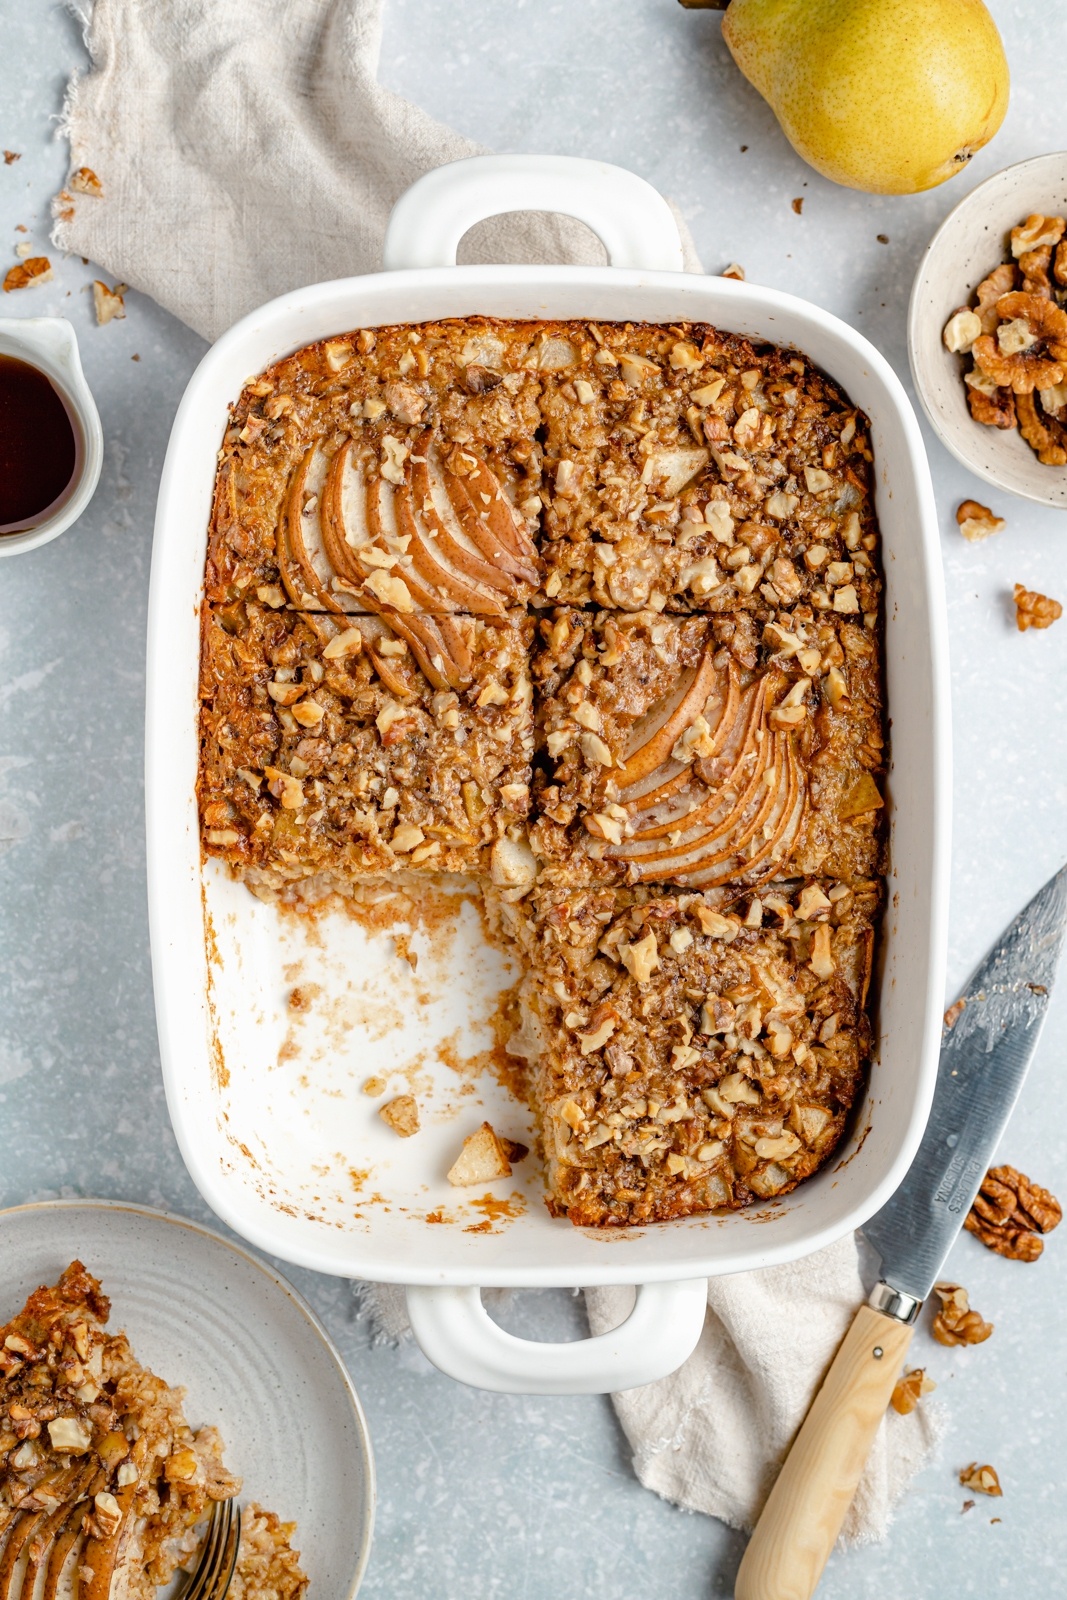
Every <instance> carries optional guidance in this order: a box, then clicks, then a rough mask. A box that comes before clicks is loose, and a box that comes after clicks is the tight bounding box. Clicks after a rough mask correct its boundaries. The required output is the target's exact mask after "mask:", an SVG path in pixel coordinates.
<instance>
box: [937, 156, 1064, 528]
mask: <svg viewBox="0 0 1067 1600" xmlns="http://www.w3.org/2000/svg"><path fill="white" fill-rule="evenodd" d="M1034 211H1040V212H1041V213H1042V214H1043V215H1045V216H1060V217H1062V216H1063V215H1064V214H1065V213H1067V151H1060V152H1058V153H1055V154H1052V155H1047V156H1034V157H1033V158H1032V159H1031V160H1029V161H1020V162H1018V163H1017V165H1016V166H1014V167H1005V169H1004V171H1003V172H997V173H995V174H994V175H993V177H992V178H987V180H986V181H985V183H980V184H979V185H978V187H977V189H972V190H971V192H970V194H968V195H965V196H964V198H963V199H962V200H961V201H960V203H959V205H958V206H957V207H956V209H955V211H950V212H949V214H948V216H947V217H946V218H945V220H944V222H943V223H942V224H941V226H940V228H939V229H938V230H937V232H936V233H935V234H934V237H933V238H932V239H931V241H930V244H929V246H928V248H927V251H926V254H925V255H924V256H923V258H922V261H921V262H920V264H919V270H918V272H917V273H916V274H915V285H914V287H913V289H912V293H911V305H910V307H909V310H908V358H909V360H910V362H911V372H912V377H913V378H914V379H915V388H916V391H917V393H918V396H919V399H920V400H921V401H922V405H923V410H924V411H925V412H926V415H927V416H928V417H929V419H930V421H931V423H932V424H933V427H934V430H935V432H936V433H937V435H938V438H939V439H940V440H941V443H942V444H943V445H945V446H946V448H947V449H949V450H951V451H952V454H953V455H954V456H955V457H956V459H957V460H958V461H962V462H963V465H964V466H965V467H969V468H970V469H971V471H972V472H974V473H976V474H977V475H978V477H980V478H984V479H985V481H986V482H987V483H991V484H993V485H994V487H996V488H997V489H1003V490H1007V491H1008V492H1009V493H1010V494H1017V495H1022V496H1023V498H1024V499H1026V500H1036V501H1037V502H1038V504H1039V505H1044V506H1055V507H1057V508H1058V509H1059V510H1061V511H1062V510H1067V467H1048V466H1044V465H1043V464H1042V463H1041V462H1040V461H1039V460H1038V459H1037V457H1036V455H1035V454H1034V452H1033V451H1032V450H1031V449H1030V446H1029V445H1028V444H1027V443H1026V440H1025V439H1024V438H1023V437H1022V435H1021V434H1020V433H1019V431H1018V429H1017V428H987V427H984V426H983V425H982V424H981V423H979V422H975V420H974V418H973V417H972V416H971V413H970V410H969V409H968V406H967V395H966V391H965V389H964V386H963V371H964V365H965V363H964V360H963V358H962V357H961V356H956V355H953V354H952V353H951V351H949V350H946V349H945V346H944V343H943V342H942V338H941V334H942V331H943V329H944V326H945V323H946V322H947V321H948V319H949V317H950V316H951V315H952V313H953V311H955V310H956V308H957V306H964V305H969V304H970V302H971V296H972V294H973V293H974V291H975V289H976V288H977V287H978V285H979V284H980V283H981V281H982V279H983V278H985V277H988V275H989V273H991V272H992V270H993V268H994V267H996V266H998V265H999V264H1000V262H1002V261H1007V260H1010V254H1009V249H1008V234H1009V233H1010V232H1011V229H1012V228H1014V227H1016V226H1017V224H1018V223H1020V222H1022V221H1024V220H1025V218H1026V217H1028V216H1029V215H1030V214H1031V213H1032V212H1034Z"/></svg>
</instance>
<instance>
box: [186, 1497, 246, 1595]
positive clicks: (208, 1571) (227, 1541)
mask: <svg viewBox="0 0 1067 1600" xmlns="http://www.w3.org/2000/svg"><path fill="white" fill-rule="evenodd" d="M240 1543H241V1508H240V1506H238V1505H236V1504H235V1503H234V1501H232V1500H216V1502H215V1505H214V1507H213V1508H212V1512H211V1520H210V1522H209V1523H208V1525H207V1533H206V1535H205V1537H204V1544H203V1547H202V1549H201V1551H200V1560H199V1561H198V1562H197V1564H196V1566H195V1568H194V1569H193V1573H192V1576H191V1577H190V1579H189V1584H188V1587H187V1588H186V1589H185V1590H184V1591H183V1593H182V1596H181V1600H224V1597H225V1595H226V1594H227V1593H228V1591H229V1587H230V1584H231V1582H232V1581H233V1572H234V1568H235V1567H236V1565H237V1549H238V1546H239V1545H240Z"/></svg>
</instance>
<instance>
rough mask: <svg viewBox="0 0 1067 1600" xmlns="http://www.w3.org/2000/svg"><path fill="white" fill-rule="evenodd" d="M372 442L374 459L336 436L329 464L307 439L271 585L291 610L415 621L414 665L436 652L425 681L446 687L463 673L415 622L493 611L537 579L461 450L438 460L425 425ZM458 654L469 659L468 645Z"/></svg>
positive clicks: (489, 481)
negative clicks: (276, 580) (278, 587)
mask: <svg viewBox="0 0 1067 1600" xmlns="http://www.w3.org/2000/svg"><path fill="white" fill-rule="evenodd" d="M382 450H383V452H384V453H383V455H382V456H381V457H380V458H379V456H378V454H377V453H376V451H375V450H374V449H373V448H370V447H367V446H361V447H359V448H357V447H355V446H354V442H353V440H351V439H348V440H346V441H345V443H344V444H343V445H342V446H341V448H340V449H339V450H338V451H337V452H336V453H335V454H334V455H333V457H332V459H330V460H329V462H327V460H326V458H325V455H324V453H323V452H322V451H321V450H320V449H319V448H318V447H317V446H313V447H312V448H311V449H309V450H308V451H307V452H306V454H305V455H304V457H303V459H302V461H301V462H300V464H299V465H298V466H297V468H296V469H295V471H294V473H293V476H292V479H291V481H290V486H289V492H288V495H287V497H286V502H285V507H284V511H283V516H282V519H281V524H280V528H279V536H278V564H279V568H280V571H281V577H282V582H283V583H284V585H285V589H286V592H287V593H288V595H289V598H290V600H291V601H292V603H293V604H294V605H296V606H299V607H300V608H301V609H302V610H326V611H332V612H335V613H341V612H344V611H352V610H356V609H366V610H368V611H370V612H376V613H378V614H379V615H382V616H388V617H390V618H392V617H394V616H396V615H397V614H399V615H401V616H403V617H404V618H405V619H407V622H408V625H409V627H410V626H413V625H414V621H415V618H416V617H419V618H420V622H419V626H418V627H417V628H416V632H417V633H418V634H419V635H420V638H419V646H420V648H421V654H420V648H416V644H415V642H414V641H413V640H411V639H410V638H409V640H408V642H409V643H411V646H412V650H413V651H414V653H415V654H416V657H417V659H418V660H419V664H420V666H422V665H424V663H423V655H425V657H426V659H427V660H429V661H430V662H432V661H433V660H434V659H435V657H438V656H439V657H440V659H441V663H442V664H441V666H440V667H439V668H438V669H437V672H436V677H437V679H438V680H440V681H439V683H438V685H437V686H438V687H440V686H441V685H442V684H444V683H447V684H448V685H449V686H451V687H456V686H457V682H456V680H457V676H458V678H459V679H460V680H461V681H469V680H464V678H463V673H464V671H465V669H464V668H461V667H460V664H459V660H458V659H457V657H456V656H455V655H454V654H453V651H452V649H451V648H450V645H449V643H448V638H447V635H446V634H445V633H444V631H443V630H441V629H440V628H435V627H432V626H431V627H430V628H429V629H426V628H424V627H423V626H422V622H423V621H428V620H429V619H430V618H437V619H440V618H443V617H446V616H447V615H448V614H449V613H453V614H454V613H466V614H473V615H479V616H503V615H504V613H505V611H506V610H507V607H508V606H509V605H515V604H520V603H521V602H522V600H523V598H524V596H523V592H522V591H523V588H524V586H529V585H533V584H535V583H536V582H537V581H538V578H539V576H540V566H539V562H538V557H537V551H536V547H535V546H534V544H533V542H532V540H531V539H530V536H529V534H528V533H527V531H526V526H525V523H524V522H523V519H522V517H521V516H520V515H519V513H518V512H517V511H516V510H515V509H514V507H513V506H512V505H511V503H510V501H509V500H508V498H507V496H506V495H505V493H504V491H503V489H502V488H501V485H500V483H499V481H498V479H497V477H496V475H495V474H494V473H493V472H492V470H491V469H490V468H489V467H488V466H487V465H486V463H485V462H483V461H482V460H480V459H479V458H478V456H477V455H476V454H475V453H474V452H473V451H471V450H468V449H463V450H459V449H453V450H452V451H451V453H450V454H449V456H448V459H447V460H445V459H444V458H443V456H442V453H441V450H440V448H439V447H438V443H437V441H436V440H435V438H434V435H433V433H432V432H431V431H429V430H428V431H427V432H426V433H424V434H423V435H421V436H420V437H419V438H418V440H417V441H416V443H415V445H414V446H413V447H412V446H408V445H407V444H405V443H403V442H401V441H400V440H398V439H395V438H393V437H392V436H391V435H390V436H387V437H386V438H385V439H384V440H383V442H382ZM345 596H351V597H352V600H351V601H346V600H345V598H344V597H345ZM353 601H354V602H355V604H353V603H352V602H353ZM422 614H424V615H422ZM402 636H403V637H408V635H407V633H406V632H403V634H402ZM453 642H454V641H453ZM460 653H461V655H462V656H465V657H466V659H467V664H468V666H469V652H467V651H466V649H465V648H461V652H460ZM424 670H425V667H424Z"/></svg>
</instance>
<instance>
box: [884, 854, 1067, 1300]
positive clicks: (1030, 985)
mask: <svg viewBox="0 0 1067 1600" xmlns="http://www.w3.org/2000/svg"><path fill="white" fill-rule="evenodd" d="M1065 927H1067V867H1064V868H1062V869H1061V870H1060V871H1059V872H1057V873H1056V875H1055V877H1053V878H1050V879H1049V881H1048V883H1046V884H1045V886H1044V888H1043V889H1039V890H1038V892H1037V894H1036V895H1035V896H1034V898H1033V899H1032V900H1031V901H1030V904H1029V905H1028V906H1027V907H1026V908H1025V910H1023V911H1021V912H1020V913H1019V915H1018V916H1017V917H1016V918H1015V921H1014V922H1013V923H1012V924H1011V926H1010V927H1009V928H1008V929H1007V930H1006V931H1005V932H1004V933H1003V934H1002V935H1001V937H1000V939H999V940H998V941H997V943H996V944H995V945H994V946H993V948H992V950H990V952H989V954H988V955H987V956H986V958H985V960H984V961H983V962H982V963H981V965H980V966H979V968H978V970H977V971H976V972H975V974H974V976H973V977H972V978H971V980H970V982H969V983H968V985H967V987H966V989H965V990H964V992H963V994H962V996H961V997H960V999H959V1000H957V1002H956V1004H955V1005H954V1006H952V1007H951V1008H950V1009H949V1011H948V1012H947V1013H946V1026H945V1031H944V1034H943V1035H942V1043H941V1061H940V1065H939V1067H938V1073H937V1085H936V1088H935V1089H934V1102H933V1105H932V1107H931V1109H930V1119H929V1121H928V1122H927V1125H926V1132H925V1134H924V1135H923V1139H922V1143H921V1144H920V1146H919V1151H918V1154H917V1155H916V1157H915V1160H914V1161H913V1162H912V1164H911V1166H910V1167H909V1169H908V1173H907V1176H906V1177H905V1179H904V1182H903V1183H902V1184H901V1186H900V1188H899V1189H898V1190H897V1191H896V1193H895V1194H894V1195H893V1197H892V1199H891V1200H889V1201H888V1202H887V1204H886V1205H884V1206H883V1207H882V1209H881V1211H879V1212H877V1213H876V1214H875V1216H873V1217H872V1218H871V1219H870V1221H869V1222H868V1223H866V1225H865V1226H864V1228H863V1232H864V1234H865V1236H866V1238H867V1240H868V1242H869V1243H870V1244H871V1245H873V1247H874V1249H875V1250H877V1252H878V1254H879V1255H880V1257H881V1259H882V1285H884V1286H885V1288H887V1289H888V1290H890V1291H892V1292H893V1293H895V1295H896V1296H897V1297H900V1298H899V1300H898V1301H897V1303H896V1305H895V1306H894V1304H893V1303H891V1296H890V1295H887V1294H886V1293H885V1292H884V1289H883V1291H882V1292H881V1293H879V1291H878V1290H877V1289H876V1290H875V1294H874V1296H873V1297H872V1300H871V1304H872V1305H875V1306H877V1308H878V1309H879V1310H882V1311H889V1312H890V1314H895V1315H898V1316H900V1315H901V1314H902V1312H907V1313H910V1314H908V1315H907V1316H906V1318H905V1320H907V1321H912V1320H914V1317H915V1316H916V1315H917V1314H918V1310H919V1306H920V1305H921V1303H922V1302H923V1301H924V1300H925V1299H926V1298H927V1296H928V1295H929V1293H930V1291H931V1289H932V1288H933V1286H934V1284H935V1282H936V1281H937V1279H938V1277H939V1275H940V1272H941V1268H942V1266H943V1264H944V1261H945V1257H946V1256H947V1255H948V1253H949V1250H950V1249H951V1248H952V1245H953V1243H954V1242H955V1239H956V1235H957V1234H958V1233H959V1231H960V1229H961V1228H962V1226H963V1220H964V1218H965V1217H966V1215H967V1213H968V1211H969V1210H970V1209H971V1204H972V1202H973V1200H974V1197H975V1195H976V1194H977V1193H978V1189H979V1186H980V1184H981V1182H982V1179H983V1178H984V1177H985V1174H986V1169H987V1168H988V1166H989V1163H990V1160H991V1158H992V1155H993V1152H994V1150H995V1149H996V1147H997V1144H998V1143H999V1142H1000V1136H1001V1134H1002V1133H1003V1132H1004V1129H1005V1127H1006V1125H1007V1122H1008V1118H1009V1117H1010V1116H1011V1113H1012V1110H1013V1108H1014V1106H1015V1102H1016V1100H1017V1099H1018V1098H1019V1091H1020V1089H1021V1088H1022V1086H1023V1081H1024V1079H1025V1077H1026V1073H1027V1070H1028V1068H1029V1066H1030V1062H1031V1060H1032V1059H1033V1056H1034V1052H1035V1051H1036V1049H1037V1044H1038V1040H1039V1039H1040V1037H1041V1031H1042V1028H1043V1027H1044V1022H1045V1014H1046V1012H1047V1010H1048V1000H1049V993H1050V991H1051V988H1052V982H1053V979H1054V977H1055V974H1056V963H1057V960H1058V958H1059V954H1060V948H1061V946H1062V944H1063V937H1064V929H1065ZM909 1303H910V1304H909Z"/></svg>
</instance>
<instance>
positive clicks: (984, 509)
mask: <svg viewBox="0 0 1067 1600" xmlns="http://www.w3.org/2000/svg"><path fill="white" fill-rule="evenodd" d="M956 521H957V522H958V523H959V526H960V532H961V533H962V534H963V537H964V538H965V539H967V540H969V541H970V543H971V544H977V543H979V541H980V540H982V539H988V538H989V537H990V536H991V535H992V534H994V533H999V532H1000V531H1001V529H1002V528H1004V527H1006V526H1007V524H1006V523H1005V521H1004V518H1003V517H995V516H994V515H993V513H992V511H990V509H989V507H988V506H983V505H980V504H979V502H978V501H977V500H964V501H962V502H961V504H960V505H959V506H958V507H957V508H956Z"/></svg>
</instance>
